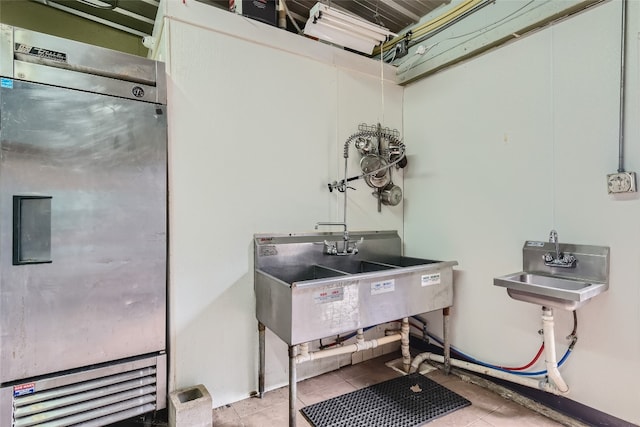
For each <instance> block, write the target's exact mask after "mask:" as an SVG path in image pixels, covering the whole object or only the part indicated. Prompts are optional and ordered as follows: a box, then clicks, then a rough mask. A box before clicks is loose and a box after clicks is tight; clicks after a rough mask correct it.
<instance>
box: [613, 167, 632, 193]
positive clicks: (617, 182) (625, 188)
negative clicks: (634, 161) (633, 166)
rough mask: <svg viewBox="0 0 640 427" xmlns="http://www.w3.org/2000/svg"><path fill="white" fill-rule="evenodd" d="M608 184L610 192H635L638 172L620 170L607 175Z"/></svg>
mask: <svg viewBox="0 0 640 427" xmlns="http://www.w3.org/2000/svg"><path fill="white" fill-rule="evenodd" d="M607 186H608V191H609V194H613V193H635V192H636V173H635V172H618V173H611V174H609V175H607Z"/></svg>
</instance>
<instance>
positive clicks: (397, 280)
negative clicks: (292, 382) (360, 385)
mask: <svg viewBox="0 0 640 427" xmlns="http://www.w3.org/2000/svg"><path fill="white" fill-rule="evenodd" d="M351 238H352V239H353V240H355V241H358V240H359V239H360V238H362V239H363V242H362V243H361V244H360V245H359V246H358V249H359V252H358V253H357V254H353V255H346V256H341V255H328V254H327V253H326V252H325V250H324V241H325V240H328V241H332V242H333V241H340V240H341V239H342V233H315V234H286V235H266V234H260V235H256V236H255V239H254V243H255V246H254V247H255V281H254V290H255V294H256V317H257V319H258V320H259V321H260V322H261V323H262V324H263V325H265V326H266V327H267V328H269V329H270V330H271V331H273V332H274V333H275V334H276V335H277V336H278V337H280V338H281V339H282V340H283V341H284V342H286V343H287V344H289V345H296V344H299V343H303V342H309V341H313V340H316V339H320V338H324V337H328V336H334V335H338V334H342V333H345V332H350V331H354V330H356V329H359V328H366V327H368V326H373V325H379V324H383V323H386V322H390V321H394V320H398V319H401V318H404V317H409V316H413V315H416V314H421V313H426V312H429V311H433V310H437V309H442V308H445V307H450V306H451V305H453V266H455V265H457V262H455V261H434V260H428V259H421V258H411V257H404V256H401V255H400V254H401V241H400V237H399V235H398V233H397V232H396V231H367V232H352V233H351Z"/></svg>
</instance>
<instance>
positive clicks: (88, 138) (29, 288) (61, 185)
mask: <svg viewBox="0 0 640 427" xmlns="http://www.w3.org/2000/svg"><path fill="white" fill-rule="evenodd" d="M4 83H5V84H3V85H2V86H3V87H2V88H0V383H6V382H10V381H15V380H19V379H25V378H31V377H35V376H39V375H44V374H49V373H53V372H58V371H63V370H67V369H73V368H79V367H83V366H89V365H92V364H97V363H102V362H107V361H112V360H117V359H122V358H126V357H129V356H135V355H140V354H145V353H152V352H157V351H161V350H164V349H165V328H166V326H165V325H166V323H165V318H166V317H165V316H166V254H167V251H166V247H167V246H166V239H167V235H166V232H167V225H166V212H167V209H166V164H167V158H166V156H167V154H166V153H167V146H166V144H167V135H166V108H165V107H164V106H162V105H156V104H151V103H144V102H138V101H133V100H127V99H120V98H115V97H110V96H106V95H98V94H92V93H87V92H80V91H75V90H69V89H62V88H57V87H52V86H46V85H42V84H35V83H27V82H22V81H18V80H11V81H9V80H6V81H4ZM9 83H10V84H9ZM16 196H30V197H31V198H27V199H25V200H27V202H26V203H24V206H23V209H24V210H25V211H24V212H23V213H22V214H20V215H22V219H23V221H24V222H25V223H24V224H23V225H24V229H23V230H21V231H20V230H16V229H15V226H16V221H18V219H19V218H20V215H18V218H15V215H14V213H15V212H14V207H15V204H16V202H15V200H22V199H20V198H19V197H17V198H16ZM34 197H36V198H34ZM38 197H40V198H38ZM34 201H35V203H34ZM47 204H48V205H49V208H47ZM47 209H49V210H47ZM34 210H35V211H34ZM47 221H49V222H47ZM18 232H21V233H23V235H21V236H18V238H17V239H16V238H15V236H14V233H18ZM32 232H33V233H32ZM34 239H35V243H34ZM38 239H44V240H38ZM47 239H48V242H47ZM16 240H17V241H18V242H20V241H22V242H23V243H24V242H26V243H25V244H26V246H25V247H27V248H31V249H25V251H27V250H33V254H29V253H24V254H22V255H23V258H24V260H25V261H26V263H23V264H20V263H18V265H14V263H15V249H16V248H15V242H16ZM33 248H35V249H33ZM47 251H48V252H47ZM18 258H20V257H18ZM38 258H42V259H38ZM45 258H50V259H49V260H47V259H45ZM49 261H50V262H49Z"/></svg>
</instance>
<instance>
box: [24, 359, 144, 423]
mask: <svg viewBox="0 0 640 427" xmlns="http://www.w3.org/2000/svg"><path fill="white" fill-rule="evenodd" d="M155 409H156V368H155V367H147V368H143V369H137V370H133V371H129V372H124V373H121V374H117V375H109V376H104V377H101V378H97V379H93V380H90V381H84V382H78V383H74V384H69V385H65V386H63V387H57V388H53V389H49V390H44V391H41V392H36V393H33V394H29V395H26V396H18V397H15V398H14V400H13V418H14V422H13V425H14V427H28V426H39V427H66V426H75V425H82V426H83V427H90V426H95V427H98V426H104V425H106V424H110V423H113V422H116V421H120V420H125V419H127V418H131V417H134V416H136V415H141V414H144V413H147V412H150V411H153V410H155Z"/></svg>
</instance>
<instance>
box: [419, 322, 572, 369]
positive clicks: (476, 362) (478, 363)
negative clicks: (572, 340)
mask: <svg viewBox="0 0 640 427" xmlns="http://www.w3.org/2000/svg"><path fill="white" fill-rule="evenodd" d="M412 317H413V318H414V319H416V320H418V321H419V322H422V323H423V324H424V321H423V320H422V319H420V318H419V317H417V316H412ZM427 336H428V337H429V338H431V339H432V340H434V341H435V342H437V343H438V344H440V345H442V346H443V345H444V343H443V342H442V340H441V339H440V338H438V337H436V336H434V335H431V334H429V333H427ZM451 349H452V350H453V351H454V352H456V353H458V354H459V355H460V356H462V357H464V358H465V359H467V360H468V361H470V362H472V363H475V364H476V365H480V366H484V367H485V368H491V369H495V370H496V371H502V372H506V373H508V374H513V375H520V376H523V377H536V376H542V375H546V374H547V370H546V369H545V370H544V371H537V372H519V371H510V370H508V369H504V368H501V367H500V366H496V365H492V364H490V363H486V362H482V361H480V360H478V359H476V358H474V357H472V356H469V355H468V354H466V353H464V352H462V351H460V350H458V349H457V348H455V347H453V346H451ZM570 354H571V347H569V348H568V349H567V351H566V352H565V353H564V355H563V356H562V358H561V359H560V362H558V367H560V366H562V364H563V363H564V362H565V361H566V360H567V359H568V358H569V355H570Z"/></svg>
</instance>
